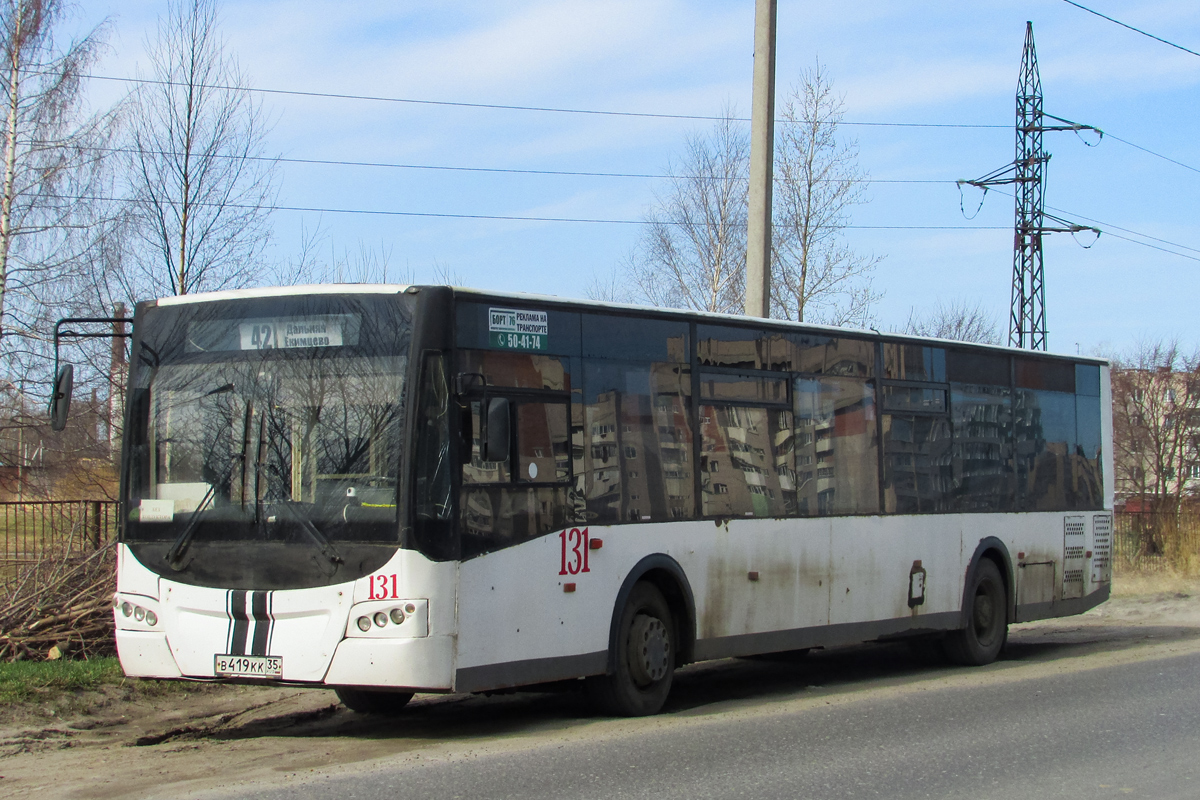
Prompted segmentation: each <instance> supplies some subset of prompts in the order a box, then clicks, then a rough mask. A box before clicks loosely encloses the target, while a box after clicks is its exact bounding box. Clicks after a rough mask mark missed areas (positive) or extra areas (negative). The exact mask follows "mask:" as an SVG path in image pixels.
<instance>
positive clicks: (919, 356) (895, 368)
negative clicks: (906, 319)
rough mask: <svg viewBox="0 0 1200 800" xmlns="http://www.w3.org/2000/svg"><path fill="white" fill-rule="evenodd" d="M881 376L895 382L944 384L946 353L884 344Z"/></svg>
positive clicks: (912, 345)
mask: <svg viewBox="0 0 1200 800" xmlns="http://www.w3.org/2000/svg"><path fill="white" fill-rule="evenodd" d="M883 375H884V377H886V378H892V379H895V380H905V381H929V382H931V383H945V381H946V351H945V350H944V349H943V348H941V347H925V346H924V345H919V344H885V345H884V346H883Z"/></svg>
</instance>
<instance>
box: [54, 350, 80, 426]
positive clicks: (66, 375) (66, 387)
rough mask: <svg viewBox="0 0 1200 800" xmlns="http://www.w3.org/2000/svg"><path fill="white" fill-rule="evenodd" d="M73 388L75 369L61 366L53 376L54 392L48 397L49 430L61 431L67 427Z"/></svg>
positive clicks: (69, 366)
mask: <svg viewBox="0 0 1200 800" xmlns="http://www.w3.org/2000/svg"><path fill="white" fill-rule="evenodd" d="M74 387H75V367H74V366H73V365H71V364H63V365H62V366H61V367H60V368H59V370H58V374H57V375H55V376H54V391H53V393H52V394H51V395H50V429H51V430H55V431H61V430H62V429H63V428H65V427H67V414H68V413H69V412H70V411H71V390H72V389H73V388H74Z"/></svg>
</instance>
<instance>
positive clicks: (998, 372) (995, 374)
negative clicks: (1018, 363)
mask: <svg viewBox="0 0 1200 800" xmlns="http://www.w3.org/2000/svg"><path fill="white" fill-rule="evenodd" d="M946 377H947V379H948V380H950V381H953V382H955V383H974V384H984V385H987V386H1009V385H1010V384H1011V383H1012V378H1011V376H1010V375H1009V366H1008V356H1007V355H999V354H997V353H986V352H982V351H979V350H951V351H950V352H949V353H947V354H946Z"/></svg>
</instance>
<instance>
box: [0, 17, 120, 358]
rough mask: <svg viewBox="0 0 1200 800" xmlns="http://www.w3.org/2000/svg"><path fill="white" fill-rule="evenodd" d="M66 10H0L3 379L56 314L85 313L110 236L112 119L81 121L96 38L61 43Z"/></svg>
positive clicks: (98, 31) (100, 40)
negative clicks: (83, 284)
mask: <svg viewBox="0 0 1200 800" xmlns="http://www.w3.org/2000/svg"><path fill="white" fill-rule="evenodd" d="M68 8H69V6H68V4H67V3H66V2H65V0H4V1H3V2H0V37H2V43H0V47H3V54H4V66H3V69H4V75H3V81H2V83H3V101H4V117H3V120H4V121H3V161H4V163H3V171H4V172H3V183H2V184H0V334H2V335H3V337H4V348H3V354H4V357H5V359H7V360H8V361H9V367H10V369H11V368H12V360H13V359H14V358H15V359H17V360H18V361H20V360H22V359H24V358H25V357H27V356H29V355H30V354H31V351H32V350H35V349H37V346H38V344H37V343H38V341H39V340H41V341H43V342H44V340H45V338H46V336H47V324H48V322H50V321H52V319H51V318H52V317H53V316H54V315H55V312H56V311H63V310H66V309H70V308H77V307H79V306H80V305H81V304H82V305H86V302H87V298H86V297H84V296H83V295H82V294H81V293H80V291H79V280H78V279H79V278H80V276H81V275H83V274H84V273H86V272H87V271H88V270H89V269H90V268H91V267H92V266H93V265H94V263H95V262H96V261H97V260H99V255H98V253H99V251H100V250H101V249H102V248H103V246H104V243H105V237H106V236H107V235H108V234H109V233H111V230H110V222H111V221H112V218H111V216H110V208H111V207H110V206H109V205H108V204H107V203H106V202H105V201H104V199H103V197H104V196H105V195H106V194H107V191H106V190H107V188H108V186H107V184H106V182H105V181H106V174H105V171H104V159H103V155H104V152H105V144H106V143H107V142H108V140H109V138H110V137H111V135H112V133H113V131H114V119H115V114H114V113H111V112H109V113H102V114H97V115H88V114H87V111H86V108H85V103H84V99H83V85H82V81H83V77H84V76H85V75H86V73H87V70H88V68H89V67H90V66H91V65H92V64H93V63H94V62H95V60H96V58H97V56H98V55H99V53H100V51H101V49H102V48H103V46H104V32H105V28H104V26H103V25H101V26H98V27H96V28H94V29H93V30H91V32H89V33H87V34H86V35H84V36H82V37H81V38H78V39H73V40H70V41H66V42H63V41H61V39H60V37H59V35H58V31H59V29H60V28H61V27H62V24H63V23H64V22H65V21H66V19H67V11H68Z"/></svg>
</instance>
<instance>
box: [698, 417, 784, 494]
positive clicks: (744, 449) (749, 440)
mask: <svg viewBox="0 0 1200 800" xmlns="http://www.w3.org/2000/svg"><path fill="white" fill-rule="evenodd" d="M700 431H701V450H702V455H701V461H700V465H701V490H702V495H701V499H702V501H703V513H704V515H705V516H721V517H723V516H738V517H742V516H745V517H780V516H790V515H794V514H795V513H796V506H795V502H796V493H795V484H794V482H793V470H792V446H791V439H792V414H791V412H790V411H788V410H787V409H780V408H754V407H748V406H720V405H702V406H701V407H700Z"/></svg>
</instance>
